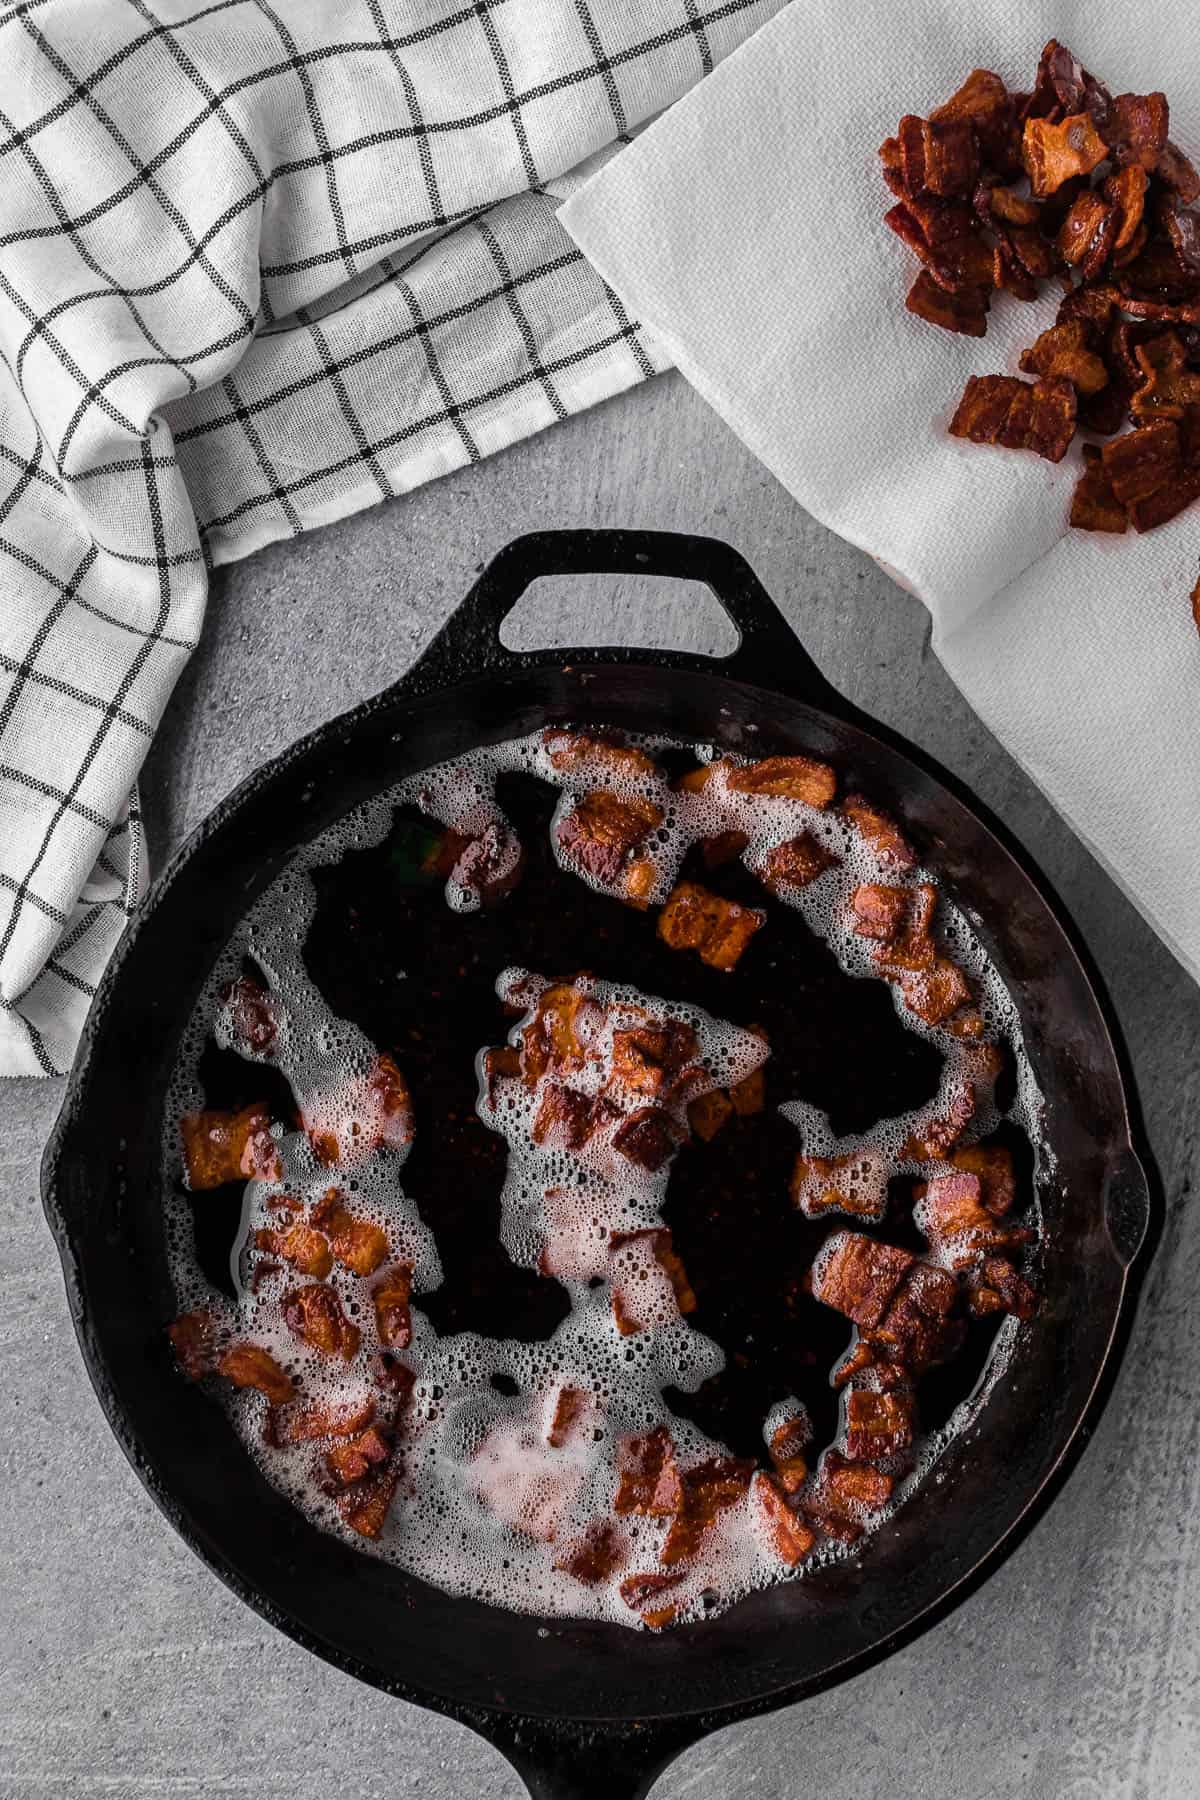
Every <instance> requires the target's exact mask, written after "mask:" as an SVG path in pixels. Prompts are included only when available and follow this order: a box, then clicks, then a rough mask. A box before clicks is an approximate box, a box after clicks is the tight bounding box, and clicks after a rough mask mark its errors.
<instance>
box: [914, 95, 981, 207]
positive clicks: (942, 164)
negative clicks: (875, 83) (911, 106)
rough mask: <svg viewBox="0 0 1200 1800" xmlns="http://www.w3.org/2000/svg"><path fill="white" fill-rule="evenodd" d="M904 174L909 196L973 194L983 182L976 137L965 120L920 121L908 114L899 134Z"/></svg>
mask: <svg viewBox="0 0 1200 1800" xmlns="http://www.w3.org/2000/svg"><path fill="white" fill-rule="evenodd" d="M897 136H898V138H899V140H900V171H901V179H902V180H903V183H904V187H905V190H906V192H907V193H909V194H921V193H930V194H938V195H941V196H942V197H943V198H950V197H951V196H953V195H956V194H969V193H970V192H971V190H972V188H973V187H974V186H975V183H976V181H977V180H978V179H979V150H978V146H977V144H976V139H975V133H974V131H973V130H972V129H971V126H970V124H969V123H968V122H967V121H966V120H964V119H956V118H952V117H951V118H942V119H939V120H930V119H918V118H917V117H916V116H915V115H914V114H913V113H906V114H905V116H904V118H902V119H901V121H900V129H899V131H898V132H897Z"/></svg>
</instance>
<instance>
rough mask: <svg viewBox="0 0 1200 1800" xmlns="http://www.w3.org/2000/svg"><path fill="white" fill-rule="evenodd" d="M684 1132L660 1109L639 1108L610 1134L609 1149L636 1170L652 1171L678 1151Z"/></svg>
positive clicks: (684, 1135) (660, 1166)
mask: <svg viewBox="0 0 1200 1800" xmlns="http://www.w3.org/2000/svg"><path fill="white" fill-rule="evenodd" d="M686 1136H687V1133H686V1132H685V1131H684V1129H683V1127H682V1126H681V1125H679V1124H677V1123H676V1121H675V1120H674V1119H673V1118H672V1117H671V1115H670V1113H668V1112H664V1111H663V1109H662V1108H661V1107H660V1106H639V1107H638V1108H637V1110H636V1111H635V1112H631V1113H629V1114H627V1115H626V1118H625V1120H624V1123H623V1124H621V1125H620V1126H618V1128H617V1130H616V1131H614V1132H613V1136H612V1147H613V1149H614V1150H617V1151H619V1152H620V1154H621V1155H622V1156H625V1157H628V1159H629V1161H630V1162H633V1163H637V1164H638V1166H639V1168H643V1169H648V1170H650V1171H652V1172H655V1171H657V1170H659V1169H661V1168H662V1166H663V1164H664V1163H665V1162H667V1161H668V1160H669V1159H670V1158H671V1157H672V1156H673V1155H674V1154H675V1152H676V1150H677V1149H678V1148H679V1146H680V1144H681V1143H682V1142H683V1140H684V1138H685V1137H686Z"/></svg>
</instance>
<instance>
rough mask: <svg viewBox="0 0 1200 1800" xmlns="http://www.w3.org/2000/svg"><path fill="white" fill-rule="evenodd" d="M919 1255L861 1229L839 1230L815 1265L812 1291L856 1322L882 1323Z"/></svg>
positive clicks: (859, 1323)
mask: <svg viewBox="0 0 1200 1800" xmlns="http://www.w3.org/2000/svg"><path fill="white" fill-rule="evenodd" d="M915 1261H916V1257H915V1256H913V1255H912V1253H911V1252H910V1251H908V1250H901V1249H900V1248H899V1247H898V1246H897V1245H895V1244H881V1243H879V1242H878V1241H877V1239H875V1238H869V1237H864V1236H863V1235H862V1234H861V1233H860V1232H857V1231H839V1232H837V1233H835V1234H834V1236H833V1237H831V1238H829V1239H828V1240H827V1241H826V1243H825V1244H824V1245H823V1247H822V1249H821V1251H820V1254H819V1255H818V1257H817V1261H816V1263H814V1265H813V1279H812V1291H813V1294H814V1295H815V1297H816V1298H817V1299H818V1300H820V1301H821V1302H822V1303H823V1304H824V1305H825V1306H832V1307H833V1308H834V1309H835V1310H836V1311H837V1312H840V1313H845V1315H846V1317H847V1318H848V1319H853V1321H854V1323H855V1324H856V1325H861V1326H863V1327H866V1328H870V1327H871V1326H874V1325H878V1324H879V1321H880V1320H881V1319H882V1318H883V1315H884V1313H885V1312H886V1311H887V1309H888V1306H889V1305H890V1304H891V1301H892V1299H893V1298H894V1296H895V1293H896V1290H897V1289H898V1288H899V1286H900V1283H901V1281H902V1280H903V1279H904V1277H905V1275H907V1273H908V1271H909V1270H910V1269H911V1268H912V1266H913V1264H914V1262H915Z"/></svg>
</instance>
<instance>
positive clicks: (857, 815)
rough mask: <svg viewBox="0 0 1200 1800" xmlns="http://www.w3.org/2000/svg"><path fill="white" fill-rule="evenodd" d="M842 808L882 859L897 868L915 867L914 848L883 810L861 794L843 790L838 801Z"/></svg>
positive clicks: (861, 835)
mask: <svg viewBox="0 0 1200 1800" xmlns="http://www.w3.org/2000/svg"><path fill="white" fill-rule="evenodd" d="M842 812H843V814H844V815H845V817H846V818H847V819H849V821H850V823H851V825H853V827H854V829H855V830H856V831H857V832H858V834H859V836H860V837H863V838H865V839H866V841H867V843H868V844H869V845H870V847H871V849H872V850H873V851H874V853H875V855H876V856H878V857H879V859H880V860H881V861H882V862H886V863H891V864H893V866H894V867H896V868H897V869H915V868H916V866H917V857H916V852H915V851H914V850H913V849H912V847H911V845H910V844H909V843H908V842H907V840H906V839H905V837H904V835H903V833H902V832H901V831H900V828H899V826H898V825H897V824H896V823H895V821H894V820H892V819H890V818H889V817H888V815H887V814H886V813H885V812H880V810H879V808H878V807H875V806H872V805H871V803H870V801H868V800H864V798H863V796H862V795H861V794H847V795H846V798H845V799H844V800H843V802H842Z"/></svg>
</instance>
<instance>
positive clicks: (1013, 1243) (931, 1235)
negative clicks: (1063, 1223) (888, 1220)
mask: <svg viewBox="0 0 1200 1800" xmlns="http://www.w3.org/2000/svg"><path fill="white" fill-rule="evenodd" d="M913 1220H914V1222H915V1224H916V1226H917V1229H918V1230H919V1231H921V1232H923V1233H924V1235H925V1236H926V1237H927V1238H928V1239H929V1240H930V1242H931V1243H933V1244H936V1245H937V1246H938V1247H939V1250H940V1251H941V1252H942V1253H943V1254H944V1255H945V1256H946V1257H947V1258H948V1260H949V1261H950V1263H951V1264H952V1266H953V1267H954V1268H956V1269H964V1268H967V1267H969V1266H970V1265H971V1264H972V1263H974V1262H977V1261H978V1260H979V1259H980V1258H981V1257H982V1256H984V1255H987V1254H990V1253H992V1252H994V1251H997V1250H1009V1249H1015V1248H1016V1247H1017V1246H1019V1245H1021V1244H1026V1243H1028V1242H1029V1240H1030V1239H1031V1238H1032V1237H1033V1232H1032V1231H1030V1230H1028V1229H1027V1228H1026V1227H1024V1226H1012V1225H1009V1226H1001V1225H998V1224H997V1223H996V1221H995V1219H994V1218H993V1216H992V1214H991V1213H990V1212H989V1211H988V1210H987V1208H986V1207H985V1206H984V1205H983V1202H982V1199H981V1189H980V1181H979V1177H978V1176H977V1175H974V1174H972V1173H970V1172H969V1171H967V1170H959V1169H956V1170H955V1172H954V1173H953V1174H952V1175H938V1176H936V1177H935V1178H934V1179H933V1180H932V1181H927V1182H924V1183H922V1184H921V1185H920V1186H918V1188H917V1189H916V1192H915V1196H914V1206H913Z"/></svg>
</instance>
